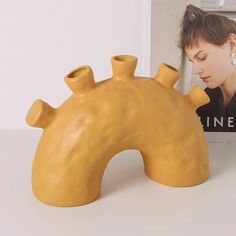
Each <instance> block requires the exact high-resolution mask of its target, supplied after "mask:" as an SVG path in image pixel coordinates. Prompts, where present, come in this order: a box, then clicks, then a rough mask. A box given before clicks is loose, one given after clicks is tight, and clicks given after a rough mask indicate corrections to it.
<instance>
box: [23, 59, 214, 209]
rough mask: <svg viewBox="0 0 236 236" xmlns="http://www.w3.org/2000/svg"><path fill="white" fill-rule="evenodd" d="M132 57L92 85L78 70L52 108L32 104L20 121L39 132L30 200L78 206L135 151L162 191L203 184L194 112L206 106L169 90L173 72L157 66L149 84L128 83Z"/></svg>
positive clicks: (202, 99) (200, 95)
mask: <svg viewBox="0 0 236 236" xmlns="http://www.w3.org/2000/svg"><path fill="white" fill-rule="evenodd" d="M136 65H137V58H136V57H134V56H128V55H120V56H116V57H113V58H112V69H113V75H112V77H111V78H109V79H107V80H104V81H101V82H98V83H95V81H94V78H93V72H92V69H91V68H90V67H89V66H82V67H80V68H78V69H75V70H74V71H72V72H70V73H69V74H68V75H67V76H66V77H65V82H66V84H67V85H68V86H69V88H70V89H71V90H72V92H73V94H72V96H71V97H69V98H68V99H67V100H66V101H65V102H64V103H63V104H62V105H61V106H59V107H58V108H52V107H51V106H50V105H48V104H47V103H46V102H44V101H42V100H37V101H35V102H34V104H33V105H32V106H31V108H30V110H29V112H28V114H27V118H26V121H27V123H28V124H29V125H31V126H33V127H40V128H43V133H42V136H41V139H40V142H39V145H38V147H37V150H36V153H35V159H34V162H33V169H32V187H33V192H34V194H35V195H36V197H37V198H38V199H39V200H41V201H43V202H45V203H47V204H50V205H56V206H77V205H82V204H86V203H89V202H91V201H94V200H95V199H96V198H98V197H99V195H100V189H101V184H102V177H103V174H104V170H105V168H106V166H107V164H108V162H109V161H110V159H111V158H112V157H113V156H114V155H116V154H117V153H119V152H121V151H124V150H127V149H136V150H139V151H140V152H141V155H142V157H143V162H144V168H145V173H146V174H147V176H149V177H150V178H151V179H153V180H155V181H157V182H159V183H162V184H165V185H169V186H193V185H197V184H200V183H202V182H203V181H205V180H206V179H207V178H208V175H209V165H208V147H207V143H206V140H205V137H204V132H203V129H202V126H201V123H200V121H199V118H198V116H197V114H196V112H195V110H196V108H197V107H199V106H201V105H203V104H205V103H207V102H209V98H208V96H207V95H206V94H205V92H204V90H202V89H201V88H200V87H195V88H193V90H192V91H191V92H190V93H189V94H188V95H186V96H183V95H181V94H179V93H178V92H177V91H176V90H175V89H174V88H173V85H174V84H175V82H176V81H177V80H178V79H179V77H180V74H179V72H178V71H177V70H176V69H175V68H173V67H171V66H168V65H165V64H162V65H161V66H160V68H159V70H158V73H157V75H156V77H155V78H144V77H138V76H134V72H135V68H136Z"/></svg>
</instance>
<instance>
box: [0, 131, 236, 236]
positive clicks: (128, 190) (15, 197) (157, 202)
mask: <svg viewBox="0 0 236 236" xmlns="http://www.w3.org/2000/svg"><path fill="white" fill-rule="evenodd" d="M39 137H40V131H39V130H32V131H31V130H18V131H17V130H15V131H14V130H12V131H7V130H5V131H0V177H1V178H0V186H1V194H0V235H2V236H8V235H14V236H16V235H17V236H18V235H24V236H28V235H30V236H32V235H34V236H36V235H40V236H42V235H43V236H47V235H50V236H53V235H56V236H60V235H65V236H74V235H81V236H87V235H93V236H94V235H96V236H97V235H103V236H104V235H119V236H121V235H135V236H138V235H155V236H157V235H161V236H166V235H175V236H176V235H181V236H184V235H188V236H190V235H191V236H195V235H196V236H199V235H201V236H202V235H207V236H209V235H214V236H216V235H220V236H222V235H236V144H235V143H217V144H216V143H215V144H214V143H211V144H209V152H210V165H211V176H210V178H209V180H208V181H206V182H205V183H203V184H201V185H198V186H195V187H188V188H174V187H167V186H163V185H161V184H158V183H156V182H154V181H152V180H150V179H149V178H148V177H146V175H145V174H144V170H143V162H142V158H141V155H140V154H139V152H138V151H125V152H122V153H120V154H118V155H117V156H116V157H115V158H113V159H112V160H111V161H110V163H109V165H108V167H107V169H106V171H105V175H104V178H103V185H102V194H101V197H100V198H99V199H98V200H96V201H95V202H93V203H90V204H87V205H84V206H79V207H67V208H63V207H52V206H48V205H45V204H43V203H41V202H39V201H38V200H37V199H36V198H35V197H34V196H33V194H32V192H31V164H32V161H33V158H34V151H35V148H36V146H37V143H38V140H39Z"/></svg>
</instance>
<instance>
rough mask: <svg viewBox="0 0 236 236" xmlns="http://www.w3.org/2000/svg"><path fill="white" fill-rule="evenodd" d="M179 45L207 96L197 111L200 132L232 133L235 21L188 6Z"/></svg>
mask: <svg viewBox="0 0 236 236" xmlns="http://www.w3.org/2000/svg"><path fill="white" fill-rule="evenodd" d="M179 47H180V48H181V50H182V51H183V53H184V54H185V55H186V57H187V59H188V60H189V61H190V62H191V64H192V73H193V74H194V76H195V77H197V80H199V81H200V82H201V84H204V87H205V91H206V93H207V94H208V96H209V97H210V102H209V103H208V104H206V105H204V106H202V107H200V108H198V110H197V114H198V116H199V118H200V120H201V122H202V125H203V129H204V131H206V132H230V133H233V132H236V22H235V21H234V20H233V19H230V18H228V17H226V16H223V15H220V14H217V13H212V12H206V11H204V10H202V9H200V8H198V7H196V6H193V5H188V6H187V7H186V10H185V12H184V15H183V18H182V23H181V31H180V40H179ZM234 134H235V133H234Z"/></svg>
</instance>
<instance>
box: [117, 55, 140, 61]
mask: <svg viewBox="0 0 236 236" xmlns="http://www.w3.org/2000/svg"><path fill="white" fill-rule="evenodd" d="M113 58H114V60H116V61H119V62H131V61H135V60H136V57H134V56H129V55H121V56H115V57H113Z"/></svg>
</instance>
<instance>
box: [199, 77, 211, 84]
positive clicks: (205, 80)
mask: <svg viewBox="0 0 236 236" xmlns="http://www.w3.org/2000/svg"><path fill="white" fill-rule="evenodd" d="M209 78H210V76H205V77H201V79H202V80H203V82H204V83H208V79H209Z"/></svg>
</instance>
